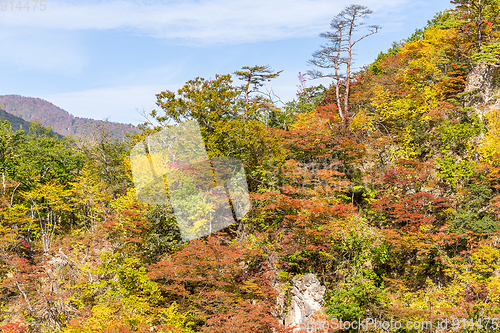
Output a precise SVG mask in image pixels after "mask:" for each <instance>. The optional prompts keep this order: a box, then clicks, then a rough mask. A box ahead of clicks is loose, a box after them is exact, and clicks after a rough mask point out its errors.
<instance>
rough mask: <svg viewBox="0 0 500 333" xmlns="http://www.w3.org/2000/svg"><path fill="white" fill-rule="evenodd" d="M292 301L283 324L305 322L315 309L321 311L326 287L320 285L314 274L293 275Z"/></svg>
mask: <svg viewBox="0 0 500 333" xmlns="http://www.w3.org/2000/svg"><path fill="white" fill-rule="evenodd" d="M292 283H293V287H292V302H291V305H290V311H289V312H288V314H287V315H286V317H285V325H287V326H290V325H295V324H298V323H300V322H306V321H307V319H308V318H309V317H311V316H312V315H314V314H315V313H316V312H317V311H322V310H323V306H324V305H325V301H324V299H323V297H324V295H325V291H326V288H325V287H324V286H322V285H321V283H320V282H319V280H318V278H317V277H316V275H314V274H306V275H303V276H299V277H295V278H294V279H293V280H292Z"/></svg>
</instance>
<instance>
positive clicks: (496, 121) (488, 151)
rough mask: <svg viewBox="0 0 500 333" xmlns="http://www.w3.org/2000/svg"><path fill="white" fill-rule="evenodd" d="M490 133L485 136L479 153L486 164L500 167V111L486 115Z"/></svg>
mask: <svg viewBox="0 0 500 333" xmlns="http://www.w3.org/2000/svg"><path fill="white" fill-rule="evenodd" d="M486 119H487V121H488V125H487V128H488V132H487V133H486V134H485V136H484V139H483V141H482V142H481V145H480V146H479V149H478V150H479V152H480V153H481V156H482V158H483V160H484V161H485V162H487V163H488V164H490V165H493V166H496V167H498V166H500V109H494V110H492V111H490V112H488V113H487V114H486Z"/></svg>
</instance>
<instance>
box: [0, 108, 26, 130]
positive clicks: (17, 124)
mask: <svg viewBox="0 0 500 333" xmlns="http://www.w3.org/2000/svg"><path fill="white" fill-rule="evenodd" d="M0 119H1V120H7V121H8V122H9V123H10V125H11V127H12V129H13V130H14V131H17V130H19V129H21V128H22V130H23V131H25V132H28V129H29V127H30V124H29V122H27V121H25V120H24V119H23V118H19V117H16V116H14V115H13V114H10V113H8V112H5V111H4V110H2V109H0Z"/></svg>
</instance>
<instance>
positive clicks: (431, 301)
mask: <svg viewBox="0 0 500 333" xmlns="http://www.w3.org/2000/svg"><path fill="white" fill-rule="evenodd" d="M370 14H372V12H371V10H370V9H369V8H366V7H363V6H358V5H350V6H348V7H346V8H345V9H344V10H343V11H342V12H340V13H338V14H337V15H336V16H335V17H334V18H333V20H332V22H331V27H330V30H328V31H326V32H324V33H322V34H321V37H323V40H324V42H325V44H324V45H322V46H318V50H316V51H315V50H311V60H310V65H311V67H310V68H313V69H312V70H311V71H309V72H308V73H300V74H299V75H298V80H297V87H298V88H297V89H298V90H297V96H296V98H295V99H294V100H293V101H289V102H285V103H284V102H282V101H281V100H280V99H279V97H278V96H276V95H274V94H273V93H272V91H271V90H269V89H266V87H268V86H271V85H272V82H273V79H274V78H276V77H277V76H278V75H280V71H275V70H274V69H273V68H272V67H271V66H269V65H261V66H245V67H242V68H241V69H235V72H234V73H230V74H224V73H221V74H220V75H217V76H216V77H215V78H213V79H210V80H206V79H203V78H200V77H197V78H194V79H192V80H190V81H188V82H186V83H185V85H184V86H183V87H182V88H181V89H179V90H178V91H163V92H159V93H158V94H157V95H156V97H157V108H156V109H155V110H152V111H151V112H149V113H148V114H145V121H144V124H142V125H140V126H139V127H138V128H137V133H134V134H127V136H128V137H127V139H126V140H123V139H119V138H116V137H114V136H112V135H111V132H110V131H109V130H107V129H106V128H104V127H103V126H96V127H95V128H94V134H93V135H91V136H88V137H76V138H75V137H71V136H66V137H62V136H60V135H57V134H55V133H54V132H52V130H51V129H50V128H46V127H44V126H43V125H42V124H41V123H38V122H32V123H31V125H30V128H29V131H26V132H25V131H23V130H18V131H13V130H12V129H11V125H10V123H9V122H8V121H1V122H0V173H1V179H0V331H2V332H9V333H13V332H37V333H38V332H40V333H42V332H43V333H45V332H63V333H77V332H78V333H84V332H85V333H87V332H88V333H91V332H106V333H112V332H144V333H145V332H179V333H194V332H204V333H216V332H220V333H233V332H234V333H241V332H269V333H271V332H273V333H274V332H282V333H286V332H289V333H292V332H333V331H335V330H340V329H341V328H343V330H341V331H345V332H349V331H350V332H354V331H358V329H357V328H352V327H340V328H339V327H338V326H337V328H334V327H333V325H331V324H332V323H333V322H334V321H335V322H338V321H340V320H342V321H343V322H349V323H350V322H354V321H358V320H363V319H366V318H372V319H373V320H375V319H377V320H378V321H380V322H384V321H385V322H391V321H392V322H396V321H398V322H400V323H403V325H402V327H389V328H388V327H381V326H379V327H371V328H370V327H365V328H363V330H362V331H372V332H448V331H452V330H454V331H456V332H494V331H498V330H499V329H500V327H499V326H500V69H499V68H500V1H499V0H453V1H451V4H450V9H449V10H448V11H444V12H440V13H437V14H436V15H435V16H434V17H433V18H429V20H428V23H427V25H426V26H425V27H422V28H421V29H418V30H416V31H415V33H414V34H413V35H412V36H408V38H407V39H405V40H403V41H399V42H394V43H393V45H392V47H391V48H390V49H389V50H387V51H385V52H382V53H380V54H379V56H378V57H377V58H376V59H375V60H373V62H372V63H371V64H369V65H367V66H364V67H362V68H361V69H358V65H359V64H356V63H355V59H354V57H353V54H354V53H353V52H354V50H358V51H360V50H362V49H363V42H364V41H365V39H370V38H375V36H376V34H377V33H378V32H379V30H380V29H383V27H378V26H368V25H364V24H362V23H363V20H365V19H366V18H368V17H369V16H370ZM313 52H314V53H313ZM278 66H279V64H275V65H274V67H276V68H278ZM318 78H322V79H323V80H322V82H323V81H324V79H325V78H327V79H328V81H329V82H330V83H329V84H328V85H326V86H325V85H323V84H317V82H318V81H315V79H318ZM188 120H196V121H197V123H198V124H199V126H200V131H201V135H202V137H203V141H204V143H205V146H206V150H207V153H208V156H209V157H210V158H212V159H213V158H221V157H231V158H234V159H237V160H239V161H241V162H242V164H243V166H244V171H245V174H246V182H247V185H248V192H249V198H250V202H251V209H250V210H249V211H248V213H247V214H246V215H245V216H244V217H243V218H241V219H235V221H236V222H235V223H233V224H231V225H230V226H229V227H227V228H224V229H222V230H220V231H219V232H217V233H212V234H210V235H208V236H204V237H200V238H197V239H192V240H189V241H185V240H183V238H182V237H181V233H180V231H179V226H178V224H177V221H176V216H175V214H174V210H173V208H172V206H171V205H170V204H169V202H168V201H166V202H165V203H164V204H151V203H146V202H143V201H141V200H140V199H139V198H138V195H137V193H136V188H135V187H134V181H133V175H132V167H131V159H130V152H131V150H132V149H133V147H134V146H135V145H137V144H138V143H140V142H141V141H142V140H144V139H145V138H146V137H148V136H150V135H152V134H154V133H157V132H159V131H161V130H163V129H165V128H169V127H175V126H177V124H179V123H181V122H184V121H188ZM304 276H309V277H311V279H314V281H317V282H318V285H320V286H321V288H320V287H318V288H317V289H318V290H321V291H322V292H321V293H320V295H321V299H319V300H318V304H320V305H321V307H320V308H318V309H315V310H314V311H312V310H308V312H304V311H305V310H304V307H302V308H301V309H302V310H300V311H302V312H301V313H302V314H304V313H306V314H307V318H303V319H304V320H306V319H307V320H309V322H310V323H311V322H312V323H314V325H312V326H311V325H309V326H308V325H304V324H302V323H300V322H297V320H296V318H294V317H293V314H294V313H297V311H299V310H297V309H298V300H297V299H299V298H300V297H299V296H297V295H299V294H300V290H301V289H300V287H298V286H297V285H296V284H297V281H298V279H299V278H300V277H304ZM307 293H308V292H305V294H307ZM307 295H309V294H307ZM306 298H307V297H304V299H306ZM304 302H306V303H307V299H306V300H305V301H304ZM306 308H307V307H306ZM316 310H317V311H316ZM444 320H448V321H449V322H448V326H447V329H441V330H440V329H439V328H438V326H439V325H438V323H443V321H444ZM497 320H498V322H497ZM423 321H425V322H427V323H432V325H431V326H426V327H423V326H422V327H413V328H408V327H407V326H405V323H408V322H423ZM325 323H329V326H328V325H324V324H325ZM452 323H459V325H456V326H452ZM452 328H453V329H452Z"/></svg>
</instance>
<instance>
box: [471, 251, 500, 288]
mask: <svg viewBox="0 0 500 333" xmlns="http://www.w3.org/2000/svg"><path fill="white" fill-rule="evenodd" d="M471 261H472V265H473V266H472V269H473V273H472V277H473V278H474V279H475V280H477V281H480V282H482V281H485V280H487V279H488V278H489V277H490V276H491V275H492V274H493V272H494V271H495V270H499V269H500V262H499V261H500V251H498V249H496V248H494V247H492V246H488V245H480V246H479V248H478V249H477V251H476V252H474V253H473V254H472V257H471Z"/></svg>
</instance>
